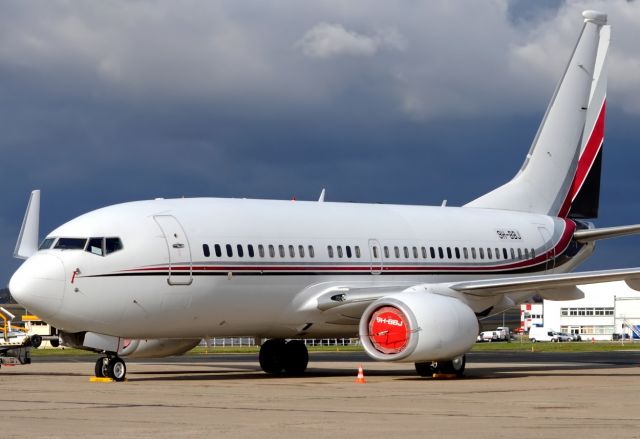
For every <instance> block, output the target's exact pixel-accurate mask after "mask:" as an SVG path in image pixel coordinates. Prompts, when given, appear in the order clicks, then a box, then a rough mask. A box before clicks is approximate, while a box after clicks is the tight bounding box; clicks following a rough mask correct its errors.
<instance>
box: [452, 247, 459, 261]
mask: <svg viewBox="0 0 640 439" xmlns="http://www.w3.org/2000/svg"><path fill="white" fill-rule="evenodd" d="M453 250H454V251H455V253H456V259H460V249H459V248H458V247H456V248H454V249H453Z"/></svg>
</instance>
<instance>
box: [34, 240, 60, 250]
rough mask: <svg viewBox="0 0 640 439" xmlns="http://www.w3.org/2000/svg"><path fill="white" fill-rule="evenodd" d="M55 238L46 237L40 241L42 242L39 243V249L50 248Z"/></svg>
mask: <svg viewBox="0 0 640 439" xmlns="http://www.w3.org/2000/svg"><path fill="white" fill-rule="evenodd" d="M55 240H56V238H46V239H45V240H44V241H42V244H40V247H38V249H39V250H47V249H49V248H51V246H52V245H53V241H55Z"/></svg>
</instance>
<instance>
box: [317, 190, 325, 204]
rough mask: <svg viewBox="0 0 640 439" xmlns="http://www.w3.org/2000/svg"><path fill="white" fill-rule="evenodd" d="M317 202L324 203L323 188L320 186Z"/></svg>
mask: <svg viewBox="0 0 640 439" xmlns="http://www.w3.org/2000/svg"><path fill="white" fill-rule="evenodd" d="M318 203H324V188H322V192H320V198H318Z"/></svg>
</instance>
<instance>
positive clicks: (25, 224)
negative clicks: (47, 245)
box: [13, 189, 40, 259]
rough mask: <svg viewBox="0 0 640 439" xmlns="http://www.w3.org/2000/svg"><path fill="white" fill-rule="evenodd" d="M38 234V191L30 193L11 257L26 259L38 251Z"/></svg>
mask: <svg viewBox="0 0 640 439" xmlns="http://www.w3.org/2000/svg"><path fill="white" fill-rule="evenodd" d="M39 234H40V190H39V189H38V190H35V191H33V192H31V197H30V198H29V204H28V205H27V211H26V212H25V214H24V219H23V220H22V227H21V228H20V235H19V236H18V242H16V248H15V250H14V251H13V257H14V258H18V259H28V258H29V257H30V256H31V255H33V254H34V253H35V252H37V251H38V240H39Z"/></svg>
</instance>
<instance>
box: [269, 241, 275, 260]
mask: <svg viewBox="0 0 640 439" xmlns="http://www.w3.org/2000/svg"><path fill="white" fill-rule="evenodd" d="M269 256H271V257H272V258H275V257H276V249H275V247H274V246H273V245H271V244H269Z"/></svg>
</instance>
